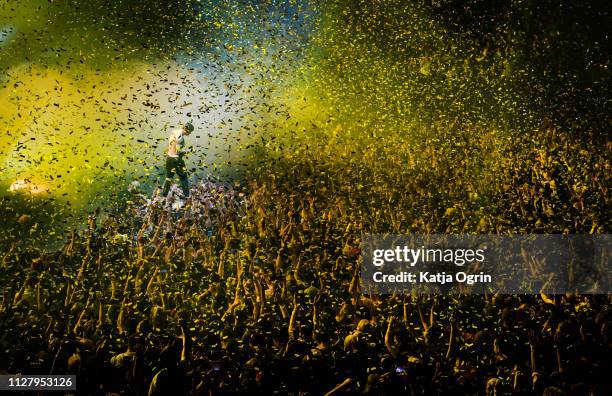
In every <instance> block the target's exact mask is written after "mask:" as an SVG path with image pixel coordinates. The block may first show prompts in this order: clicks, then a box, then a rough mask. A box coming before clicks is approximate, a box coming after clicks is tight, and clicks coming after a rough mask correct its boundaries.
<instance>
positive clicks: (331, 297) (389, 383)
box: [0, 182, 612, 395]
mask: <svg viewBox="0 0 612 396" xmlns="http://www.w3.org/2000/svg"><path fill="white" fill-rule="evenodd" d="M177 193H178V190H173V191H172V192H171V195H170V196H169V197H167V198H160V197H155V198H153V199H152V200H148V199H147V197H146V196H145V195H138V194H137V193H136V192H135V193H134V195H135V197H136V199H135V202H134V203H133V204H132V205H131V206H130V207H129V208H128V209H127V213H122V214H116V215H111V216H107V217H106V218H105V219H101V218H100V217H101V216H100V213H99V211H96V212H95V213H93V214H92V215H91V217H90V220H89V225H88V227H87V229H86V230H84V231H83V232H74V233H72V235H71V237H70V238H69V239H68V240H67V241H66V243H65V245H64V246H63V248H62V249H60V250H58V251H52V252H46V251H39V250H36V249H25V250H24V249H18V248H15V249H11V250H9V251H7V252H4V253H3V255H2V258H1V260H2V264H1V265H2V278H3V279H2V282H3V285H4V287H3V289H2V291H3V293H2V306H1V311H0V327H1V334H2V336H1V337H0V343H1V348H0V362H1V363H0V364H1V367H0V368H1V369H2V371H3V372H6V373H24V374H67V373H70V374H76V375H77V383H78V389H79V391H78V393H79V394H94V395H107V394H110V395H112V394H126V395H179V394H189V395H209V394H214V395H218V394H235V393H241V394H349V393H351V394H352V393H363V394H373V395H374V394H376V395H377V394H415V395H416V394H480V395H496V394H497V395H502V394H524V395H531V394H538V395H539V394H543V395H564V394H568V395H570V394H571V395H590V394H593V395H605V394H609V392H610V389H611V388H610V386H611V381H610V378H609V373H610V372H611V371H610V369H611V368H612V365H611V359H610V356H611V355H610V352H611V350H610V345H611V344H610V343H611V342H612V316H611V314H610V310H609V307H610V296H581V295H575V294H567V295H557V296H547V295H524V296H519V295H484V296H481V295H454V296H451V295H415V294H413V295H410V294H408V295H392V296H376V295H368V294H367V293H365V292H364V291H363V290H360V282H359V270H358V268H359V252H360V251H359V245H358V244H357V239H355V232H354V231H353V228H352V227H354V226H355V225H354V224H352V223H351V221H350V219H348V218H344V217H343V213H344V212H348V208H345V207H343V206H342V204H339V205H337V206H335V207H334V208H332V209H328V210H324V211H320V210H319V209H318V208H317V206H316V205H317V202H316V199H315V198H314V197H312V196H310V197H309V196H302V197H300V196H297V195H276V194H275V192H274V191H273V190H272V189H270V188H268V187H266V186H265V185H259V184H257V182H252V183H250V184H249V185H246V186H240V185H237V186H234V185H222V184H219V183H212V182H205V183H201V184H200V185H198V186H196V187H194V188H193V189H192V192H191V196H190V198H188V199H187V200H186V201H185V202H182V201H180V197H179V195H178V194H177Z"/></svg>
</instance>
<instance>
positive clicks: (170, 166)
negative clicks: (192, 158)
mask: <svg viewBox="0 0 612 396" xmlns="http://www.w3.org/2000/svg"><path fill="white" fill-rule="evenodd" d="M191 132H193V125H192V124H191V123H189V122H188V123H186V124H183V125H182V126H181V128H177V129H175V130H173V131H172V133H171V134H170V138H169V139H168V155H167V158H166V180H164V186H163V189H162V195H163V196H164V197H165V196H167V195H168V192H169V191H170V186H171V185H172V182H173V179H174V175H178V177H179V180H180V182H181V189H182V190H183V195H184V196H185V197H188V196H189V181H188V179H187V168H186V167H185V160H184V158H183V157H184V154H185V136H189V135H190V134H191Z"/></svg>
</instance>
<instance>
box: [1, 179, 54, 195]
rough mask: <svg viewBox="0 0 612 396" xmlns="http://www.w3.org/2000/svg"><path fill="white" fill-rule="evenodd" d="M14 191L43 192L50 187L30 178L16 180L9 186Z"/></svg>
mask: <svg viewBox="0 0 612 396" xmlns="http://www.w3.org/2000/svg"><path fill="white" fill-rule="evenodd" d="M9 191H10V192H13V193H18V192H27V193H30V194H41V193H45V192H48V191H49V187H48V186H46V185H44V184H35V183H32V182H31V181H28V180H23V179H19V180H15V181H14V182H13V183H12V184H11V186H10V187H9Z"/></svg>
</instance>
